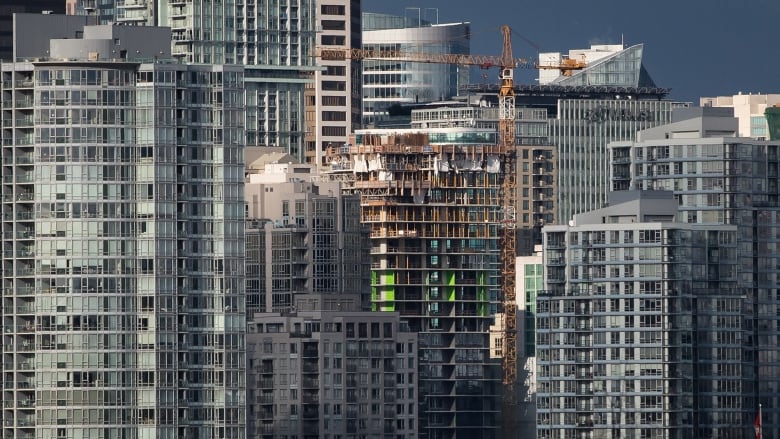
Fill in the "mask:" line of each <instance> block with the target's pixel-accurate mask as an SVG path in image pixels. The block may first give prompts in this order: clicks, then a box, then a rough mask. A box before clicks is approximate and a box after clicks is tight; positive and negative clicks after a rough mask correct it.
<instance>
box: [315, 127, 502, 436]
mask: <svg viewBox="0 0 780 439" xmlns="http://www.w3.org/2000/svg"><path fill="white" fill-rule="evenodd" d="M504 156H505V151H503V150H502V147H500V146H497V141H496V132H495V130H490V129H479V128H437V129H428V130H426V131H425V132H424V133H422V132H420V131H419V130H401V131H386V130H362V131H358V132H357V134H356V135H354V137H353V138H352V139H351V143H350V144H349V145H346V146H344V147H341V148H331V149H330V151H329V161H330V166H331V172H332V175H334V177H336V176H338V175H341V176H342V178H341V179H342V180H343V181H345V182H347V183H346V185H345V187H346V188H348V190H350V191H354V192H357V193H359V194H361V219H362V221H363V223H365V224H368V225H369V226H370V229H371V246H372V249H371V253H372V254H371V256H372V280H371V285H372V287H371V296H372V306H373V309H374V310H376V311H398V312H400V314H401V317H402V319H405V320H406V321H407V322H408V324H409V326H410V329H411V330H412V331H415V332H417V333H418V334H419V347H420V353H419V358H420V378H419V383H420V390H419V392H420V394H419V395H418V397H419V401H420V403H421V406H420V408H421V410H420V429H419V431H420V432H421V437H427V438H458V437H469V438H488V437H496V436H497V435H498V434H499V429H498V427H497V426H498V425H499V424H500V422H499V417H500V412H501V409H502V406H501V402H502V370H501V358H500V356H497V355H496V354H497V353H500V352H501V350H500V346H491V342H490V327H491V325H492V324H493V323H494V320H495V317H496V314H497V313H499V312H501V306H500V303H501V297H500V291H501V279H500V275H501V249H500V248H499V245H500V234H501V233H500V230H499V228H500V226H501V222H502V221H504V220H505V218H506V217H507V215H506V213H507V212H504V211H503V210H502V208H501V206H502V202H501V198H500V197H501V183H502V177H503V175H502V170H503V166H502V158H503V157H504ZM495 340H499V343H500V340H501V338H500V337H499V338H496V337H494V343H495ZM496 347H497V348H499V349H498V350H496V349H492V350H491V348H496ZM491 353H492V355H491ZM456 413H457V415H456Z"/></svg>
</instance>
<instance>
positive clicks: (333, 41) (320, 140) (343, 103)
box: [306, 0, 361, 164]
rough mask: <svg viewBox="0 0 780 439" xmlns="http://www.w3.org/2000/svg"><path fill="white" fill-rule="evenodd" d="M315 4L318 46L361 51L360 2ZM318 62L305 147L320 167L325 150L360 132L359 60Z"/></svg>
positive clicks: (338, 0)
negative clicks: (355, 132)
mask: <svg viewBox="0 0 780 439" xmlns="http://www.w3.org/2000/svg"><path fill="white" fill-rule="evenodd" d="M316 3H317V30H318V32H317V45H318V46H320V47H343V48H348V49H351V48H355V49H358V48H360V44H361V42H360V41H361V23H360V11H361V8H360V0H328V1H327V4H326V2H324V1H322V0H316ZM317 62H318V65H319V66H320V67H321V69H318V70H317V71H316V72H315V74H314V83H315V94H314V102H313V104H314V105H313V106H312V105H311V104H312V102H311V101H308V102H307V107H308V108H307V110H311V108H312V107H313V108H314V115H313V116H314V122H315V123H314V124H312V126H313V128H314V130H315V132H313V133H307V136H306V142H307V144H306V146H307V153H308V154H311V152H312V151H311V150H312V149H313V150H314V153H315V157H316V163H318V164H322V159H323V157H324V155H325V154H324V151H325V149H326V148H328V147H329V146H334V147H336V146H342V145H344V144H345V143H347V136H349V134H350V133H352V132H353V131H355V130H356V129H358V128H360V119H361V116H360V112H361V99H360V87H361V79H360V76H361V75H360V61H358V60H349V59H345V60H325V59H318V60H317ZM310 99H311V98H310ZM307 122H310V121H307ZM312 142H314V144H313V145H312ZM308 154H307V155H308Z"/></svg>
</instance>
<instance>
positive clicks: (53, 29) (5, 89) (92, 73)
mask: <svg viewBox="0 0 780 439" xmlns="http://www.w3.org/2000/svg"><path fill="white" fill-rule="evenodd" d="M16 20H17V26H16V27H17V29H18V30H19V31H20V32H19V33H18V34H17V39H18V41H19V43H18V45H19V47H24V48H25V50H26V51H28V52H26V53H35V51H34V50H33V49H34V48H35V47H38V49H39V50H38V52H37V55H36V56H35V57H31V58H29V60H28V61H19V62H17V63H5V64H2V66H1V67H0V75H2V86H1V87H2V88H1V89H0V92H1V93H2V101H3V103H4V104H7V105H4V106H3V110H2V112H1V113H0V114H1V116H0V117H1V118H2V127H3V128H2V131H1V132H0V133H1V134H0V135H1V136H2V145H3V146H2V152H1V154H2V175H3V179H2V186H0V195H2V205H1V208H0V209H1V214H0V218H2V222H1V223H0V224H1V226H0V228H1V229H2V242H3V249H4V252H3V257H2V270H3V279H2V282H3V289H2V301H3V306H2V315H1V316H0V318H2V324H3V328H4V331H3V334H2V337H3V343H2V357H3V361H2V375H3V379H2V381H1V383H2V389H1V391H2V400H3V408H2V417H3V426H2V429H3V437H4V438H9V439H10V438H30V437H46V438H49V437H73V438H76V437H79V438H84V437H90V438H122V437H159V438H181V437H190V438H242V437H244V436H245V428H246V427H245V423H246V420H245V410H246V407H245V398H246V395H245V384H244V376H245V373H246V371H245V351H244V333H245V330H246V323H245V318H244V309H243V307H244V283H243V281H244V233H243V202H244V201H243V175H242V174H243V173H242V171H243V128H242V125H243V120H244V104H243V85H244V83H243V68H242V67H240V66H210V65H197V66H194V65H184V64H177V63H173V62H170V47H169V45H168V41H169V39H170V30H168V29H163V28H153V27H149V28H144V29H140V28H135V27H130V26H110V25H109V26H88V27H84V24H83V20H81V19H80V18H79V17H69V18H66V17H63V16H55V15H24V16H20V15H17V16H16ZM41 29H45V30H46V31H45V32H41ZM58 32H61V34H60V35H59V38H56V37H54V38H52V37H51V35H50V34H52V33H58ZM41 34H43V36H45V38H41ZM76 35H80V36H81V37H82V38H75V36H76ZM49 38H51V40H49ZM22 42H23V43H22ZM150 48H153V49H154V51H155V52H158V53H162V56H161V58H163V59H167V60H168V61H164V60H163V59H161V60H160V61H158V62H145V60H142V59H139V58H138V57H136V56H135V55H134V54H135V53H137V52H136V51H138V52H142V51H143V50H147V49H150ZM125 49H127V50H128V56H127V58H126V59H122V60H111V55H110V54H111V53H113V51H117V52H118V51H119V50H125ZM47 51H48V52H47ZM17 53H19V52H17ZM47 55H48V56H47ZM36 58H37V60H36ZM100 60H105V61H100Z"/></svg>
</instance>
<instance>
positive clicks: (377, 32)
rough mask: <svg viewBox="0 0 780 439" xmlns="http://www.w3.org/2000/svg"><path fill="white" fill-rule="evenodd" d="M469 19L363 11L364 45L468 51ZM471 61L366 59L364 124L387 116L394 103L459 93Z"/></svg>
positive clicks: (467, 79)
mask: <svg viewBox="0 0 780 439" xmlns="http://www.w3.org/2000/svg"><path fill="white" fill-rule="evenodd" d="M470 38H471V26H470V24H469V23H441V24H440V23H432V22H430V21H427V20H422V19H420V18H419V17H415V18H414V19H412V18H410V17H399V16H395V15H386V14H376V13H370V12H366V13H364V14H363V49H369V50H400V51H403V52H410V53H431V54H433V53H452V54H462V55H468V54H469V53H470V51H471V50H470V41H471V40H470ZM468 81H469V68H468V66H459V65H457V64H431V63H417V62H408V61H385V60H365V61H363V123H364V124H371V123H374V122H375V121H377V120H381V119H382V118H383V117H385V116H387V115H388V109H389V108H390V107H391V106H393V105H398V104H409V103H424V102H434V101H442V100H445V99H449V98H451V97H453V96H457V95H458V87H460V86H462V85H464V84H467V83H468Z"/></svg>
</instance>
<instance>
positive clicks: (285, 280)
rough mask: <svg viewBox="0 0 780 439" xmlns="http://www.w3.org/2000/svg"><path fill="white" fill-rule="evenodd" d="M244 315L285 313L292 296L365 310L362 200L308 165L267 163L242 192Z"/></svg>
mask: <svg viewBox="0 0 780 439" xmlns="http://www.w3.org/2000/svg"><path fill="white" fill-rule="evenodd" d="M246 200H247V204H248V211H247V219H248V220H249V223H248V225H247V231H246V236H247V296H246V297H247V313H248V315H250V316H251V314H253V313H255V312H269V313H270V312H282V311H290V310H291V309H292V306H293V304H294V303H295V296H296V295H300V294H307V293H309V294H315V295H321V296H322V297H323V300H325V299H327V298H328V297H338V296H339V295H352V296H354V298H355V301H356V302H357V303H358V304H361V303H362V305H361V306H362V308H361V307H359V308H358V310H360V309H363V310H368V309H369V307H370V303H369V301H370V297H369V295H368V293H369V288H370V283H369V282H370V270H371V265H370V263H371V262H370V253H369V252H370V242H369V239H368V227H367V226H365V225H363V224H361V223H360V198H359V197H358V196H357V195H342V193H341V188H340V184H339V183H338V182H333V181H325V180H320V179H319V175H318V174H317V173H316V172H314V169H313V168H312V166H310V165H302V164H298V165H296V164H287V163H283V164H282V163H269V164H266V165H265V172H263V173H258V174H251V175H250V176H249V181H248V183H247V184H246Z"/></svg>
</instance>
